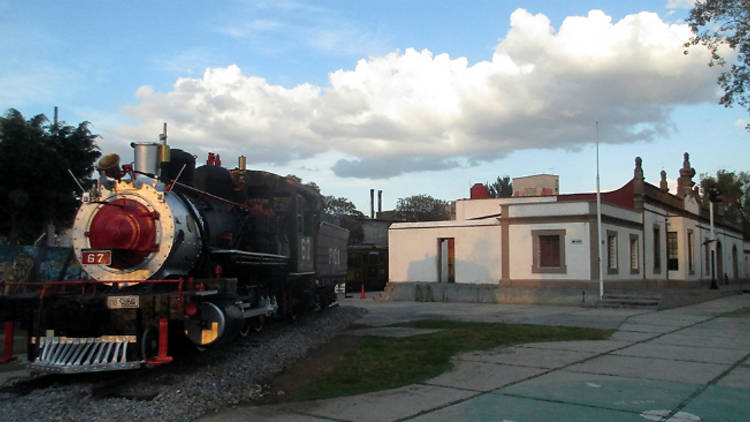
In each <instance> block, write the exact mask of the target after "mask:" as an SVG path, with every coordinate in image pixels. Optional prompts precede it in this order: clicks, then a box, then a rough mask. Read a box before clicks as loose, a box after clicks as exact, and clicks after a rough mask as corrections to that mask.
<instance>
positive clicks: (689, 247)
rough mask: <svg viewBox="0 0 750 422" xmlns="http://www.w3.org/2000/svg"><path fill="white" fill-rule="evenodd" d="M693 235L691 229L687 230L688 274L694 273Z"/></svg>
mask: <svg viewBox="0 0 750 422" xmlns="http://www.w3.org/2000/svg"><path fill="white" fill-rule="evenodd" d="M694 242H695V235H694V234H693V231H692V230H688V231H687V251H688V257H687V258H688V271H689V272H690V274H695V261H693V255H695V246H694Z"/></svg>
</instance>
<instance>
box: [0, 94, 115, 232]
mask: <svg viewBox="0 0 750 422" xmlns="http://www.w3.org/2000/svg"><path fill="white" fill-rule="evenodd" d="M88 125H89V123H88V122H82V123H80V124H79V125H78V126H77V127H72V126H68V125H65V124H62V123H58V124H55V123H53V124H49V123H48V120H47V118H46V117H45V116H44V115H42V114H40V115H37V116H34V117H33V118H31V119H29V120H28V121H27V120H25V119H24V117H23V115H22V114H21V113H20V112H19V111H18V110H15V109H10V110H8V112H7V113H6V115H5V117H0V215H4V216H5V218H2V219H0V233H2V234H3V235H5V236H6V237H7V238H8V240H9V241H10V242H12V243H31V242H33V241H34V240H35V239H37V238H38V237H39V236H40V235H41V234H43V233H44V232H45V230H46V227H47V225H48V224H53V225H55V226H57V227H65V226H68V225H70V223H71V222H72V219H73V216H74V215H75V212H76V209H77V208H78V200H77V199H76V195H77V193H80V192H77V191H78V190H79V189H78V187H77V185H76V184H75V182H74V181H73V178H72V177H71V176H70V174H69V173H68V170H70V171H71V172H73V174H74V175H75V176H76V178H77V179H78V180H79V181H80V182H81V183H82V184H83V185H84V187H89V186H90V185H91V183H92V182H93V180H92V178H91V177H92V173H93V171H94V162H95V161H96V159H97V158H99V156H100V155H101V153H100V152H99V150H98V147H97V146H96V142H95V141H96V138H97V135H94V134H92V133H91V132H90V130H89V127H88Z"/></svg>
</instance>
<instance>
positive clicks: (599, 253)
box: [596, 120, 604, 300]
mask: <svg viewBox="0 0 750 422" xmlns="http://www.w3.org/2000/svg"><path fill="white" fill-rule="evenodd" d="M596 227H597V232H596V256H597V258H598V259H599V300H603V299H604V270H603V269H602V264H604V260H603V259H602V198H601V192H600V190H599V121H598V120H597V122H596Z"/></svg>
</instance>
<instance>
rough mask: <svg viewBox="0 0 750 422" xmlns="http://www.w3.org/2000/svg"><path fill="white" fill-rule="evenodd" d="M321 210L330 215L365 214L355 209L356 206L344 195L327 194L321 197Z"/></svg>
mask: <svg viewBox="0 0 750 422" xmlns="http://www.w3.org/2000/svg"><path fill="white" fill-rule="evenodd" d="M323 202H324V204H325V205H324V206H323V212H324V213H326V214H331V215H349V216H352V217H358V218H362V217H364V216H365V215H364V214H362V212H360V211H358V210H357V207H356V206H355V205H354V204H353V203H352V202H351V201H349V200H348V199H346V198H344V197H338V198H337V197H335V196H333V195H329V196H326V197H324V198H323Z"/></svg>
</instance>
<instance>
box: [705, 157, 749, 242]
mask: <svg viewBox="0 0 750 422" xmlns="http://www.w3.org/2000/svg"><path fill="white" fill-rule="evenodd" d="M700 186H701V191H702V192H703V199H704V200H703V207H704V208H708V207H709V193H710V192H711V191H712V190H716V191H718V192H719V195H718V199H719V202H718V203H716V204H715V205H714V209H715V211H716V212H717V213H718V214H719V215H722V216H723V218H724V219H726V220H728V221H734V222H739V221H742V222H743V226H744V231H745V234H746V235H750V231H749V230H748V229H750V225H748V221H750V173H747V172H740V173H739V174H735V173H734V172H731V171H726V170H719V171H717V172H716V176H711V175H708V174H701V181H700Z"/></svg>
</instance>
